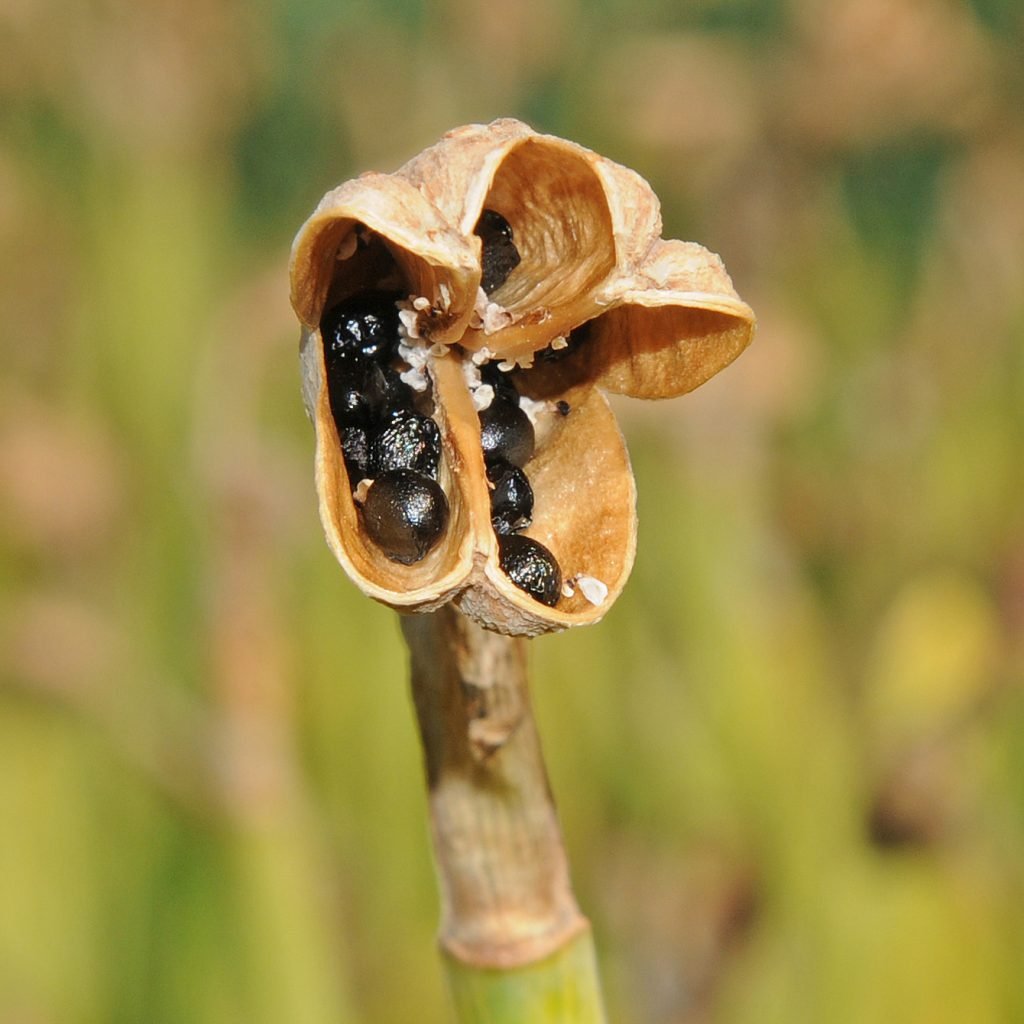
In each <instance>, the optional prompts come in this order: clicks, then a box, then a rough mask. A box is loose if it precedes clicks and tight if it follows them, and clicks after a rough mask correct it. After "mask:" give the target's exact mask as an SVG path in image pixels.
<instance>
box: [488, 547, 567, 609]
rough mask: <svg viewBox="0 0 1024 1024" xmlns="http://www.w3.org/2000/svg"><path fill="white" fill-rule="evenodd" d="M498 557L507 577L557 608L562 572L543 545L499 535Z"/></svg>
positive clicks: (543, 601)
mask: <svg viewBox="0 0 1024 1024" xmlns="http://www.w3.org/2000/svg"><path fill="white" fill-rule="evenodd" d="M498 559H499V561H500V563H501V568H502V570H503V571H504V572H505V574H506V575H507V576H508V578H509V579H510V580H511V581H512V582H513V583H514V584H515V585H516V586H517V587H518V588H519V589H520V590H525V591H526V593H527V594H529V595H530V596H531V597H532V598H534V599H535V600H537V601H540V603H541V604H546V605H547V606H548V607H549V608H554V606H555V605H556V604H558V598H559V596H560V595H561V593H562V572H561V570H560V569H559V568H558V563H557V562H556V561H555V556H554V555H553V554H551V552H550V551H548V549H547V548H546V547H544V545H543V544H541V543H539V542H538V541H535V540H533V539H531V538H530V537H523V536H521V535H520V534H515V533H513V534H510V535H509V536H507V537H500V536H499V537H498Z"/></svg>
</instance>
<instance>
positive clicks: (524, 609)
mask: <svg viewBox="0 0 1024 1024" xmlns="http://www.w3.org/2000/svg"><path fill="white" fill-rule="evenodd" d="M523 377H528V375H523ZM527 388H528V381H526V382H524V390H527ZM562 397H563V399H564V400H565V401H567V402H569V406H570V412H569V414H568V416H565V417H556V418H555V419H554V420H553V422H552V429H551V430H550V432H549V433H548V435H547V437H546V438H545V440H544V443H543V444H542V445H541V446H540V447H539V448H538V450H537V452H536V454H535V455H534V457H533V458H532V459H531V460H530V461H529V462H528V463H527V464H526V467H525V468H526V475H527V477H528V478H529V480H530V484H531V486H532V487H533V492H534V511H533V523H532V524H531V525H530V527H529V528H528V529H526V530H524V531H522V532H523V534H524V535H525V536H527V537H532V538H533V539H534V540H537V541H540V543H541V544H543V545H544V546H545V547H547V548H548V549H549V550H550V551H551V553H552V554H553V555H554V557H555V559H556V561H557V562H558V565H559V568H560V569H561V572H562V577H563V579H565V580H570V579H571V578H573V577H575V576H576V575H578V574H584V575H587V576H593V577H595V578H597V579H599V580H600V581H601V582H602V583H604V584H605V585H606V586H607V587H608V596H607V597H606V599H605V600H604V601H603V602H601V604H599V605H593V604H590V602H589V601H587V599H586V598H585V597H584V596H583V594H582V592H581V591H580V589H579V588H578V587H576V588H575V593H574V594H573V596H571V597H562V598H560V600H559V601H558V604H557V606H556V607H554V608H548V607H547V606H546V605H543V604H541V603H540V602H538V601H535V600H534V599H533V598H531V597H530V596H529V595H528V594H526V593H525V592H524V591H522V590H520V589H519V588H518V587H516V586H515V585H514V584H513V583H512V582H511V580H509V578H508V577H507V576H506V575H505V573H504V572H503V571H502V570H501V566H500V564H499V562H498V554H497V540H496V538H495V537H494V534H493V532H491V531H490V528H489V525H488V527H487V536H483V537H480V539H479V540H478V548H479V550H480V551H481V552H486V557H485V558H484V559H483V560H482V561H481V560H479V559H478V562H477V565H476V566H475V568H474V576H473V580H472V585H471V586H470V587H469V588H467V589H466V590H464V591H463V592H462V593H461V594H460V596H459V597H458V598H457V603H458V605H459V607H460V608H461V609H462V611H464V612H465V613H466V614H467V615H469V616H471V617H472V618H474V619H476V620H477V621H478V622H481V623H483V624H484V625H486V626H488V628H490V629H494V630H496V631H497V632H499V633H511V634H520V635H526V636H536V635H538V634H540V633H546V632H550V631H552V630H560V629H566V628H568V627H570V626H580V625H586V624H588V623H594V622H598V621H599V620H600V619H601V618H603V616H604V615H605V613H606V612H607V611H608V609H609V608H610V607H611V606H612V604H613V603H614V602H615V599H616V598H617V597H618V595H619V593H620V592H621V591H622V588H623V586H625V583H626V580H627V579H628V577H629V573H630V571H631V570H632V567H633V559H634V557H635V554H636V488H635V484H634V481H633V471H632V468H631V467H630V463H629V454H628V452H627V451H626V445H625V442H624V441H623V439H622V434H621V432H620V431H619V427H618V424H617V423H616V421H615V417H614V415H613V414H612V411H611V409H610V408H609V406H608V402H607V400H606V399H605V397H604V396H603V395H602V394H601V393H600V392H599V391H595V390H593V389H590V388H579V389H575V390H570V391H568V392H567V393H565V394H564V395H563V396H562ZM488 507H489V506H488ZM477 524H478V528H479V525H480V521H479V519H478V520H477Z"/></svg>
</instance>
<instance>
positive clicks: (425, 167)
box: [398, 118, 660, 360]
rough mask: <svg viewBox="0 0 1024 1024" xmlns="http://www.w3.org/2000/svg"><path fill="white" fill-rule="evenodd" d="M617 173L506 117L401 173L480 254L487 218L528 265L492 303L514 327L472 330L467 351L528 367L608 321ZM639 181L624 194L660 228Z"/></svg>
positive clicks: (457, 137) (453, 136)
mask: <svg viewBox="0 0 1024 1024" xmlns="http://www.w3.org/2000/svg"><path fill="white" fill-rule="evenodd" d="M604 164H608V165H609V167H608V168H602V165H604ZM616 166H617V165H612V164H610V162H609V161H605V160H604V159H603V158H602V157H600V156H598V155H597V154H596V153H592V152H591V151H590V150H588V149H584V148H583V147H582V146H577V145H576V144H575V143H571V142H566V141H565V140H563V139H558V138H555V137H554V136H549V135H538V134H536V133H535V132H533V131H532V130H531V129H529V128H528V127H527V126H526V125H524V124H522V123H521V122H519V121H514V120H511V119H507V118H506V119H504V120H502V121H495V122H493V123H492V124H490V125H486V126H470V127H469V128H467V129H460V130H459V131H457V132H453V133H450V134H449V135H448V136H445V138H444V139H442V140H441V142H439V143H438V144H437V145H436V146H431V147H430V148H429V149H427V150H425V151H424V152H423V153H421V154H420V155H419V156H418V157H416V158H415V159H414V160H412V161H410V162H409V163H408V164H406V165H405V166H404V167H403V168H402V169H401V170H400V171H399V172H398V173H399V174H400V175H403V176H405V177H407V178H408V180H410V181H411V182H413V183H415V184H416V185H417V187H418V188H419V189H420V190H421V191H422V192H423V194H424V195H426V196H427V197H428V198H429V199H430V201H431V202H432V203H433V204H434V205H435V206H436V207H437V208H438V209H439V210H441V211H442V213H443V214H444V215H445V217H446V219H448V220H449V222H450V223H457V224H459V225H460V226H461V228H462V230H463V231H465V232H466V233H467V235H468V236H469V237H471V238H474V241H475V242H476V244H477V245H479V241H478V240H476V239H475V236H473V235H472V231H473V229H474V227H475V226H476V223H477V221H478V220H479V218H480V214H481V212H482V211H483V210H484V209H490V210H495V211H497V212H498V213H500V214H501V215H502V216H503V217H504V218H505V219H506V220H507V221H508V222H509V224H510V225H511V226H512V230H513V235H514V241H515V245H516V248H517V250H518V252H519V256H520V263H519V265H518V266H517V267H516V268H515V269H514V270H513V271H512V273H511V274H510V275H509V277H508V279H507V280H506V281H505V282H504V283H503V284H502V285H501V287H500V288H498V289H497V290H496V291H495V292H494V293H493V294H492V295H491V296H489V297H488V298H489V300H490V301H491V302H493V303H495V304H496V305H497V306H499V307H501V308H502V309H503V310H505V311H506V312H507V313H508V314H509V316H510V317H511V319H512V323H511V324H510V325H509V326H506V327H502V328H500V329H498V330H494V331H490V332H489V331H487V330H485V329H471V330H470V331H469V332H468V333H467V334H466V335H465V336H464V337H463V338H462V340H461V344H462V345H463V347H464V348H466V349H467V350H469V351H479V350H480V349H481V348H485V347H486V348H487V349H489V350H490V352H491V353H492V354H494V355H495V356H498V357H500V358H502V359H512V360H514V359H525V358H527V357H528V356H529V354H530V353H531V352H534V351H536V350H537V349H541V348H544V347H545V346H547V344H548V343H549V342H550V341H551V339H552V338H553V337H557V336H559V335H563V334H568V332H569V331H570V330H571V328H572V327H573V326H575V325H576V324H578V323H581V322H582V321H584V320H587V319H589V318H590V317H592V316H595V315H596V314H597V313H599V312H600V305H599V304H598V302H597V301H596V300H595V297H594V296H595V293H596V291H597V289H598V287H599V286H600V285H602V284H603V283H604V282H606V281H607V280H608V278H609V276H610V275H611V274H612V273H613V272H614V271H615V268H616V248H615V231H614V222H615V217H613V213H612V210H611V209H610V207H609V196H608V194H607V190H608V189H609V188H612V189H615V188H616V187H618V186H617V184H616V182H617V180H618V179H617V177H616V172H615V170H614V169H615V168H616ZM620 170H621V171H623V172H624V171H625V169H624V168H622V169H620ZM639 181H642V179H639V178H638V176H636V175H632V176H631V177H629V178H628V180H627V175H623V183H622V188H623V189H624V190H626V191H628V192H629V197H630V199H631V200H633V201H635V203H636V208H635V210H634V211H633V216H635V217H637V218H638V220H639V221H640V222H641V223H642V222H644V220H645V218H646V220H647V221H649V222H651V211H652V210H653V222H651V225H653V223H654V222H657V223H659V224H660V221H658V218H657V200H656V199H655V198H654V196H653V193H651V192H650V189H649V188H648V189H646V192H644V190H643V189H640V188H638V187H637V182H639ZM619 219H620V220H621V219H622V218H621V216H620V218H619ZM649 229H650V228H649V227H648V230H649ZM653 237H656V234H652V235H651V236H650V238H648V239H647V242H648V243H649V242H650V240H652V239H653Z"/></svg>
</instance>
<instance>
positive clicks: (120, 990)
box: [0, 0, 1024, 1024]
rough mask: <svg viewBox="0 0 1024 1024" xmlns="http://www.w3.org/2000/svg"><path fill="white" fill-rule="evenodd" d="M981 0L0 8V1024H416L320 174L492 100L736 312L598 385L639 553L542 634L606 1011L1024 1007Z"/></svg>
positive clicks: (401, 750) (1007, 266)
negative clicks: (311, 293)
mask: <svg viewBox="0 0 1024 1024" xmlns="http://www.w3.org/2000/svg"><path fill="white" fill-rule="evenodd" d="M1022 47H1024V14H1022V8H1021V6H1020V5H1019V4H1018V3H1016V2H1014V0H973V2H970V3H957V2H955V0H795V2H793V3H790V4H782V3H778V2H775V0H713V2H710V3H705V4H676V3H668V2H660V0H652V2H650V3H648V4H640V5H637V4H636V3H626V2H625V0H600V2H597V3H593V4H589V5H586V7H585V6H584V5H583V4H582V3H580V2H578V0H545V2H543V3H542V2H540V0H523V2H522V3H518V4H505V5H502V6H501V7H500V8H499V7H495V6H494V5H487V4H484V3H482V2H481V0H442V2H440V3H437V4H425V3H420V2H411V0H389V2H387V3H376V4H371V3H369V2H365V0H363V2H360V0H351V2H342V3H326V2H324V0H319V2H315V3H306V4H288V3H285V2H283V0H267V2H264V3H261V4H256V5H251V6H246V5H243V4H241V3H239V2H238V0H207V2H204V3H202V4H199V3H196V2H194V0H185V2H184V3H176V4H173V5H172V4H170V3H169V2H168V0H142V2H141V3H137V4H127V3H124V2H123V0H101V2H99V3H90V4H85V3H81V2H80V0H69V2H68V3H65V4H62V5H47V4H44V3H40V2H39V0H13V2H11V3H8V4H6V5H5V6H4V10H3V13H2V14H0V261H2V262H0V310H2V314H0V315H2V318H3V329H2V333H0V345H2V351H3V366H4V372H3V375H2V378H0V524H2V532H0V650H2V651H3V656H2V659H0V672H2V676H0V821H2V822H3V828H2V829H0V1022H3V1024H99V1022H104V1024H118V1022H124V1024H128V1022H137V1021H146V1022H150V1024H161V1022H167V1024H171V1022H174V1024H178V1022H181V1021H189V1022H190V1024H215V1022H216V1024H221V1022H227V1021H235V1020H243V1019H244V1020H247V1021H250V1022H252V1024H261V1022H266V1024H271V1022H273V1024H280V1022H282V1021H288V1022H289V1024H307V1022H308V1024H321V1022H322V1024H327V1022H331V1024H337V1022H339V1021H346V1020H353V1021H355V1020H359V1021H382V1022H385V1021H386V1022H392V1021H393V1022H405V1021H413V1020H415V1021H417V1022H421V1024H428V1022H434V1021H437V1022H440V1021H442V1020H444V1019H445V1017H446V1008H445V997H444V993H443V992H442V989H441V980H440V968H439V965H438V963H437V961H436V959H435V957H434V956H433V955H432V948H431V947H432V942H433V938H432V936H433V931H434V922H435V915H436V909H435V903H436V895H435V888H434V883H433V878H432V868H431V864H430V859H429V848H428V841H427V834H426V828H425V808H424V799H423V795H422V782H421V778H420V771H419V755H418V751H417V747H416V740H415V735H414V731H413V723H412V716H411V713H410V707H409V704H408V700H407V695H406V690H405V683H404V672H405V663H404V655H403V652H402V650H401V647H400V642H399V634H398V631H397V629H396V626H395V623H394V621H393V617H392V615H391V613H390V612H388V611H386V610H385V609H382V608H380V607H376V606H371V605H370V603H368V602H367V601H365V600H363V599H362V598H361V597H359V596H358V595H357V594H356V592H355V590H354V588H353V587H352V586H351V585H350V584H349V583H348V582H347V581H346V580H345V579H344V578H343V575H342V573H341V572H340V571H339V570H338V569H337V568H336V566H335V565H334V564H333V563H332V561H331V559H330V556H329V554H328V552H327V549H326V547H325V546H324V544H323V543H322V540H321V537H320V531H319V527H318V525H317V522H316V515H315V507H314V500H313V491H312V479H311V473H310V468H311V437H310V430H309V426H308V424H307V423H306V422H305V420H304V417H303V414H302V411H301V407H300V402H299V397H298V387H297V379H296V378H297V375H296V372H295V371H296V367H295V362H296V359H295V356H296V336H297V329H296V327H295V324H294V322H293V319H292V316H291V313H290V311H289V309H288V304H287V288H286V260H287V251H288V245H289V242H290V238H291V235H292V234H293V232H294V231H295V229H296V228H297V227H298V224H299V223H300V222H301V220H302V218H303V217H304V216H305V215H306V213H307V212H308V211H309V210H310V209H311V207H312V205H313V203H314V202H315V201H316V199H317V198H318V197H319V195H320V194H321V193H322V192H323V191H324V190H326V189H327V188H328V187H330V186H331V185H333V184H335V183H337V182H338V181H340V180H342V179H344V178H346V177H349V176H351V175H352V174H355V173H357V172H359V171H361V170H364V169H367V168H371V167H377V168H380V169H390V168H393V167H395V166H397V165H398V164H399V163H400V162H401V161H402V160H404V159H405V158H407V157H409V156H410V155H412V154H413V153H415V152H417V151H418V150H419V149H420V148H421V147H422V146H424V145H426V144H428V143H430V142H432V141H433V140H434V139H435V138H436V137H437V136H438V135H440V134H441V133H442V132H443V131H444V130H446V129H447V128H449V127H452V126H454V125H457V124H461V123H465V122H467V121H473V120H489V119H491V118H492V117H495V116H499V115H518V116H522V117H525V118H527V119H528V120H530V121H531V122H532V123H533V124H534V126H535V127H537V128H538V129H542V130H549V131H554V132H556V133H559V134H564V135H566V136H568V137H571V138H574V139H576V140H578V141H580V142H582V143H584V144H586V145H589V146H591V147H593V148H595V149H597V150H599V151H601V152H604V153H607V154H608V155H610V156H612V157H613V158H615V159H618V160H621V161H623V162H625V163H627V164H630V165H631V166H634V167H636V168H637V169H639V170H640V171H641V172H642V173H643V174H645V175H646V176H647V177H648V178H649V179H650V180H651V182H652V184H653V185H654V186H655V188H656V189H657V191H658V192H659V194H660V195H661V196H662V197H663V203H664V212H665V219H666V229H667V233H668V234H669V235H672V236H678V237H683V238H695V239H697V240H699V241H701V242H704V243H705V244H707V245H708V246H709V247H711V248H712V249H715V250H717V251H719V252H721V253H722V255H723V256H724V258H725V260H726V263H727V265H728V266H729V268H730V270H731V271H732V273H733V276H734V279H735V280H736V283H737V287H738V289H739V291H740V293H741V294H742V295H743V296H744V297H745V298H746V299H748V300H749V301H750V302H751V303H752V305H753V306H754V307H755V309H756V310H757V311H758V314H759V318H760V333H759V336H758V339H757V341H756V343H755V345H754V347H753V348H752V349H751V350H750V351H749V352H748V353H746V354H745V355H744V356H743V357H742V358H741V359H740V360H739V361H738V362H737V364H736V365H735V366H733V367H731V368H730V369H729V370H728V371H726V372H725V373H724V374H722V375H721V377H719V378H717V379H716V380H714V381H712V382H711V383H710V384H708V385H707V386H706V387H704V388H703V389H701V391H699V392H698V393H696V394H695V395H693V396H690V397H688V398H686V399H683V400H680V401H677V402H672V403H660V404H658V405H657V406H640V405H631V404H629V403H622V404H621V406H620V410H621V417H622V422H623V424H624V427H625V429H626V431H627V433H628V435H629V438H630V443H631V450H632V452H633V457H634V461H635V467H636V472H637V478H638V485H639V493H640V503H641V537H640V547H639V558H638V562H637V566H636V570H635V574H634V578H633V580H632V582H631V585H630V587H629V588H628V589H627V591H626V594H625V595H624V597H623V598H622V599H621V600H620V602H619V603H618V605H617V606H616V608H615V609H614V611H613V612H612V613H611V614H610V615H609V617H608V619H607V620H606V622H605V623H604V624H603V625H602V626H600V627H599V628H596V629H592V630H581V631H579V632H578V633H575V634H572V635H567V636H561V637H554V638H547V639H544V640H541V641H538V642H536V643H535V644H534V645H533V648H534V664H535V676H536V682H535V692H536V701H537V705H538V712H539V716H540V719H541V726H542V731H543V735H544V738H545V741H546V747H547V750H548V753H549V758H550V763H551V772H552V778H553V785H554V788H555V791H556V793H557V794H558V799H559V805H560V809H561V812H562V814H563V817H564V823H565V828H566V834H567V841H568V845H569V848H570V855H571V859H572V863H573V866H574V871H575V875H576V881H577V888H578V893H579V896H580V900H581V903H582V904H583V906H584V907H585V908H586V909H587V911H588V912H589V913H590V914H591V915H592V917H593V919H594V922H595V926H596V934H597V938H598V943H599V947H600V952H601V956H602V960H603V964H604V972H605V977H606V980H607V983H608V985H609V989H610V993H609V996H610V1003H611V1010H612V1017H613V1019H616V1020H623V1021H625V1020H629V1021H634V1022H638V1024H639V1022H650V1024H698V1022H703V1021H708V1020H711V1019H714V1020H716V1021H729V1022H748V1021H757V1022H758V1024H771V1022H773V1021H780V1022H781V1021H785V1022H787V1024H793V1022H797V1021H808V1022H810V1021H828V1022H829V1024H843V1022H847V1021H848V1022H851V1024H853V1022H866V1021H879V1020H899V1021H901V1022H903V1024H914V1022H920V1024H937V1022H938V1024H941V1022H944V1021H949V1022H957V1024H962V1022H964V1021H971V1022H972V1024H973V1022H978V1024H982V1022H986V1021H1008V1020H1024V972H1022V971H1021V962H1020V950H1021V949H1022V948H1024V915H1022V907H1024V744H1022V743H1021V735H1022V731H1024V693H1022V689H1021V677H1022V666H1024V639H1022V637H1024V472H1022V466H1024V458H1022V450H1024V344H1022V341H1024V188H1022V187H1021V182H1022V181H1024V114H1022V111H1024V75H1022V72H1021V69H1022V67H1024V61H1022V60H1021V53H1022Z"/></svg>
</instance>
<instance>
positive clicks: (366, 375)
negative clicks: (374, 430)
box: [327, 352, 384, 433]
mask: <svg viewBox="0 0 1024 1024" xmlns="http://www.w3.org/2000/svg"><path fill="white" fill-rule="evenodd" d="M383 386H384V382H383V379H382V378H381V371H380V367H379V366H377V364H376V363H374V362H373V361H372V360H371V359H367V358H366V356H363V355H360V354H359V353H358V352H335V353H333V354H332V355H331V356H330V358H328V359H327V397H328V399H329V401H330V404H331V414H332V415H333V416H334V422H335V423H336V424H337V427H338V432H339V433H340V432H341V431H342V430H343V429H344V428H345V427H355V426H361V427H365V426H367V425H369V424H370V423H371V422H372V421H373V420H374V419H375V418H376V417H377V402H376V400H375V398H374V394H375V393H376V392H377V391H379V390H380V389H381V388H382V387H383Z"/></svg>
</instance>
